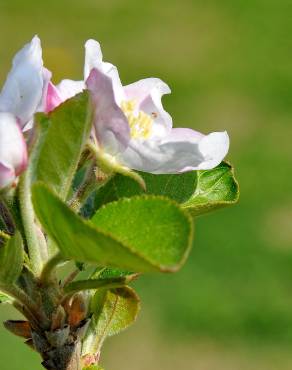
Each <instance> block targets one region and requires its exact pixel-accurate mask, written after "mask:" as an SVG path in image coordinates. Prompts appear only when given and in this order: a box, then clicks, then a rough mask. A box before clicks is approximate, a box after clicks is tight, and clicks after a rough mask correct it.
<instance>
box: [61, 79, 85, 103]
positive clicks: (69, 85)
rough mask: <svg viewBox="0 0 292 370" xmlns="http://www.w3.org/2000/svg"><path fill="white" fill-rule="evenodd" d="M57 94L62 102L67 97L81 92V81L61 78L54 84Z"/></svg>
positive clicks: (82, 86) (83, 84)
mask: <svg viewBox="0 0 292 370" xmlns="http://www.w3.org/2000/svg"><path fill="white" fill-rule="evenodd" d="M56 88H57V90H58V92H59V95H60V97H61V99H62V101H63V102H64V101H65V100H67V99H70V98H73V96H75V95H77V94H79V93H81V92H82V91H83V90H84V89H85V83H84V82H83V81H73V80H63V81H61V82H60V83H59V84H58V85H57V86H56Z"/></svg>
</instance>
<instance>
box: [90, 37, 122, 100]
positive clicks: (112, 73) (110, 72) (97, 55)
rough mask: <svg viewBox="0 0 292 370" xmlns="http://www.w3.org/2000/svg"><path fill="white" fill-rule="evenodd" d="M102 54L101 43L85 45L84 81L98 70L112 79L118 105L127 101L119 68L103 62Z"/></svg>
mask: <svg viewBox="0 0 292 370" xmlns="http://www.w3.org/2000/svg"><path fill="white" fill-rule="evenodd" d="M102 58H103V57H102V52H101V48H100V44H99V42H97V41H95V40H88V41H86V43H85V64H84V80H85V81H86V80H87V78H88V76H89V74H90V72H91V70H92V69H93V68H96V69H98V70H100V71H101V72H103V73H104V74H106V75H107V76H108V77H110V78H111V80H112V82H113V91H114V96H115V100H116V103H117V104H118V105H120V104H121V102H122V101H123V100H124V99H125V94H124V89H123V86H122V83H121V80H120V76H119V72H118V70H117V67H116V66H114V65H113V64H111V63H107V62H103V61H102Z"/></svg>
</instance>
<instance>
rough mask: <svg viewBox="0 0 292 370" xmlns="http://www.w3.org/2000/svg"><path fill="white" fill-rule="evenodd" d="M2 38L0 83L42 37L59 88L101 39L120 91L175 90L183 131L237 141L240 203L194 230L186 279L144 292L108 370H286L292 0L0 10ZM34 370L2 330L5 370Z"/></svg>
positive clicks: (4, 313) (113, 348)
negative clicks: (151, 85) (161, 86)
mask: <svg viewBox="0 0 292 370" xmlns="http://www.w3.org/2000/svg"><path fill="white" fill-rule="evenodd" d="M0 31H1V32H0V42H1V43H0V44H1V47H0V80H1V82H4V79H5V75H6V74H7V72H8V70H9V68H10V63H11V58H12V56H13V55H14V53H15V51H16V50H18V49H19V48H20V47H21V46H22V45H23V44H24V43H26V42H27V41H29V40H30V39H31V37H32V36H33V35H34V34H36V33H37V34H38V35H39V36H40V37H41V39H42V42H43V49H44V60H45V64H46V66H47V67H48V68H49V69H51V70H52V71H53V72H54V80H55V81H56V82H57V81H59V80H60V79H61V78H64V77H68V78H75V79H80V78H81V77H82V68H83V44H84V41H85V40H87V39H88V38H95V39H97V40H99V41H100V42H101V44H102V48H103V52H104V56H105V60H106V61H110V62H112V63H113V64H116V65H117V66H118V67H119V71H120V75H121V78H122V80H123V82H124V83H125V84H127V83H130V82H133V81H135V80H137V79H140V78H144V77H154V76H155V77H160V78H162V79H163V80H165V81H166V82H167V83H168V84H169V85H170V87H171V88H172V95H171V96H167V97H166V98H165V99H164V104H165V105H166V107H167V109H168V111H169V112H170V113H171V114H172V116H173V118H174V124H175V125H176V126H180V127H187V126H189V127H193V128H196V129H197V130H199V131H202V132H204V133H207V132H210V131H216V130H225V129H226V130H227V131H228V132H229V135H230V137H231V149H230V153H229V155H228V159H229V161H231V162H232V163H233V165H234V166H235V170H236V176H237V178H238V180H239V182H240V185H241V199H240V203H239V204H238V205H237V206H235V207H233V208H230V209H225V210H222V211H218V212H217V213H214V214H213V215H209V216H204V217H202V218H200V219H198V221H197V223H196V240H195V243H194V249H193V252H192V255H191V258H190V260H189V261H188V262H187V264H186V266H185V267H184V269H183V270H182V271H181V272H180V273H178V274H177V275H173V276H169V275H167V276H149V277H147V276H145V277H144V278H143V279H142V280H141V282H139V283H138V284H137V290H138V292H139V293H140V296H141V298H142V302H143V310H142V313H141V315H140V318H139V320H138V322H137V324H136V326H134V327H132V328H131V329H129V331H128V332H126V333H124V334H122V335H120V336H118V337H117V338H113V339H110V340H108V342H107V343H106V345H105V349H104V354H103V358H102V360H103V364H104V366H105V368H106V370H111V369H112V370H114V369H117V370H123V369H125V370H146V369H147V370H149V369H151V370H163V369H167V370H177V369H178V368H179V369H190V370H223V369H224V370H253V369H257V370H279V369H281V370H283V369H284V370H286V369H287V370H288V369H291V368H292V221H291V220H292V191H291V190H292V186H291V180H292V145H291V139H292V68H291V60H292V44H291V34H292V4H291V1H290V0H236V1H234V0H221V1H216V0H201V1H199V0H180V1H172V0H156V1H154V0H147V1H134V0H124V1H122V0H120V1H119V0H107V1H98V0H82V1H81V0H80V1H77V0H58V1H57V0H50V1H47V2H45V1H36V0H25V1H23V0H1V2H0ZM0 309H1V311H0V316H1V319H2V320H4V319H6V318H13V317H14V315H15V314H14V312H11V311H9V310H8V309H7V308H6V307H0ZM40 368H41V366H40V365H39V359H38V357H37V355H35V354H34V353H33V352H31V351H30V350H29V349H28V348H25V346H24V345H22V344H21V340H19V339H17V338H14V337H12V336H11V335H10V334H8V333H6V332H5V331H4V329H1V330H0V369H1V370H34V369H35V370H37V369H40Z"/></svg>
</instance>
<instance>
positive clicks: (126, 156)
mask: <svg viewBox="0 0 292 370" xmlns="http://www.w3.org/2000/svg"><path fill="white" fill-rule="evenodd" d="M228 148H229V138H228V135H227V133H226V132H214V133H211V134H209V135H206V136H205V135H203V134H200V133H198V132H196V131H193V130H191V129H172V131H171V133H170V134H169V135H168V136H166V137H165V138H164V139H163V140H148V141H146V140H145V141H139V140H131V141H130V143H129V146H128V148H127V150H126V151H125V152H124V153H123V154H122V162H123V164H124V165H126V166H128V167H130V168H132V169H135V170H140V171H144V172H150V173H154V174H166V173H169V174H171V173H179V172H186V171H191V170H204V169H205V170H206V169H211V168H214V167H216V166H217V165H218V164H219V163H220V162H221V161H222V160H223V159H224V157H225V156H226V154H227V152H228Z"/></svg>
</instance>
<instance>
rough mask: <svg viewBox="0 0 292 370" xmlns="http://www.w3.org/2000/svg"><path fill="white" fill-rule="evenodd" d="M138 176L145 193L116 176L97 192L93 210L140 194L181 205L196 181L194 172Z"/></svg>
mask: <svg viewBox="0 0 292 370" xmlns="http://www.w3.org/2000/svg"><path fill="white" fill-rule="evenodd" d="M139 174H140V176H141V177H142V178H143V180H144V181H145V184H146V192H144V191H143V189H142V188H141V186H139V184H138V183H137V182H136V181H134V180H132V179H131V178H129V177H126V176H123V175H120V174H118V175H115V176H114V177H113V178H112V179H111V180H110V181H109V182H108V183H107V184H106V185H105V186H103V187H102V188H101V189H100V190H99V192H97V194H96V197H95V200H94V203H95V204H94V207H95V209H98V208H100V207H101V206H102V205H103V204H106V203H109V202H112V201H115V200H118V199H119V198H130V197H133V196H136V195H142V194H149V195H162V196H165V197H168V198H171V199H173V200H175V201H176V202H178V203H183V202H185V201H187V200H188V199H189V198H190V197H191V196H192V194H193V189H194V188H195V186H196V181H197V172H196V171H192V172H186V173H182V174H177V175H153V174H151V173H146V172H139Z"/></svg>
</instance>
